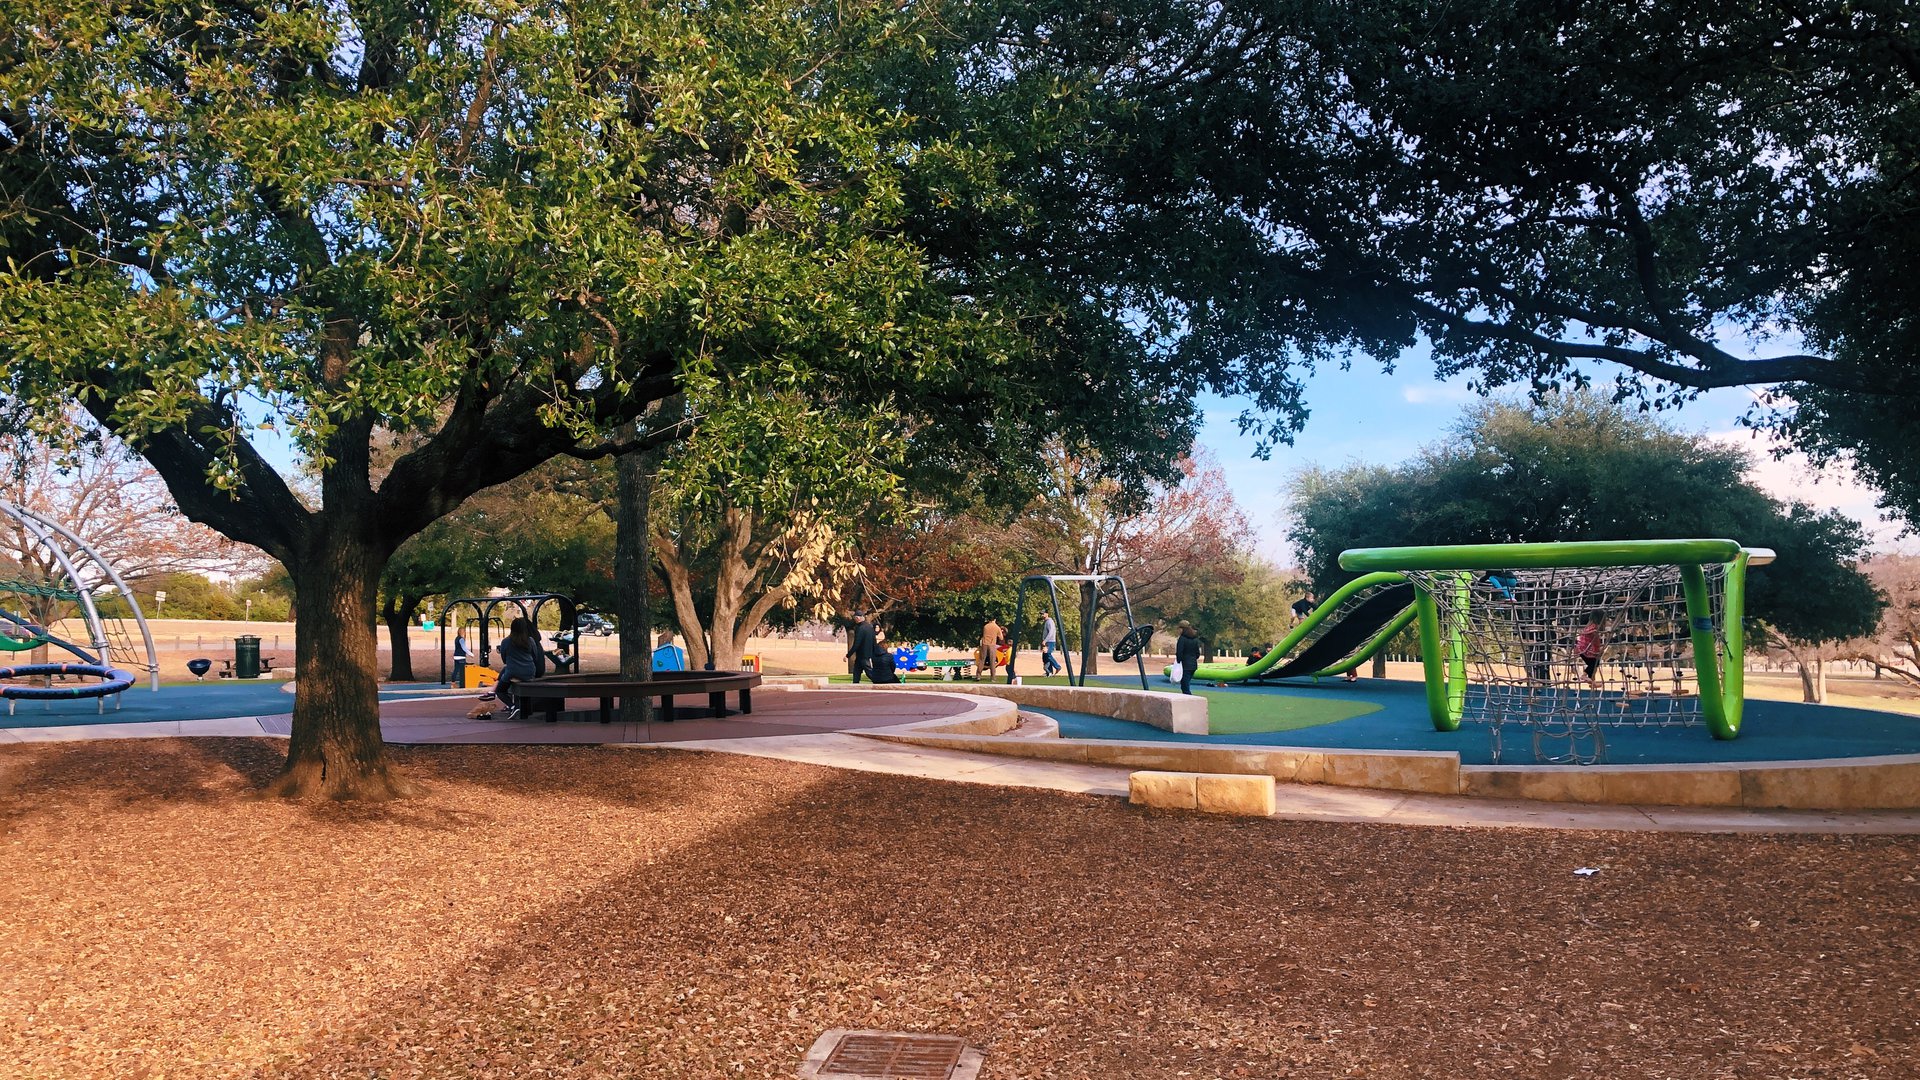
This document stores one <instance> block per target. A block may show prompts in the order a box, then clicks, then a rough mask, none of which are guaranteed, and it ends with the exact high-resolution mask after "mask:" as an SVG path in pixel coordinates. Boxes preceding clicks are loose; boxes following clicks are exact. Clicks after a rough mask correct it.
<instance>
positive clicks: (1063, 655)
mask: <svg viewBox="0 0 1920 1080" xmlns="http://www.w3.org/2000/svg"><path fill="white" fill-rule="evenodd" d="M1047 593H1048V595H1050V596H1052V597H1053V625H1054V626H1056V627H1058V626H1065V625H1066V624H1065V623H1063V622H1061V621H1060V587H1059V582H1057V581H1055V580H1054V579H1053V575H1051V574H1049V575H1047ZM1082 632H1083V633H1084V632H1085V628H1084V627H1082ZM1060 659H1061V660H1062V661H1064V662H1065V663H1066V666H1067V685H1068V686H1085V685H1087V677H1086V676H1085V675H1082V676H1080V681H1078V682H1075V681H1074V678H1073V653H1071V652H1069V651H1068V650H1067V649H1065V648H1062V649H1061V650H1060Z"/></svg>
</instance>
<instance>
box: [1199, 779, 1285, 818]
mask: <svg viewBox="0 0 1920 1080" xmlns="http://www.w3.org/2000/svg"><path fill="white" fill-rule="evenodd" d="M1194 798H1195V801H1196V803H1197V804H1198V806H1199V808H1200V809H1202V810H1205V811H1207V812H1208V813H1213V814H1246V815H1250V816H1252V817H1272V816H1273V814H1274V811H1275V810H1276V809H1278V807H1277V806H1276V805H1275V802H1274V790H1273V777H1271V776H1228V775H1222V774H1219V773H1210V774H1206V775H1202V776H1199V777H1196V778H1195V780H1194Z"/></svg>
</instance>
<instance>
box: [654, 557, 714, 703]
mask: <svg viewBox="0 0 1920 1080" xmlns="http://www.w3.org/2000/svg"><path fill="white" fill-rule="evenodd" d="M653 545H654V553H655V554H656V555H657V556H658V557H659V560H660V572H661V574H662V575H664V576H665V577H666V580H667V596H668V597H669V598H670V599H671V600H672V602H673V621H674V622H675V623H676V624H678V625H679V627H680V645H681V647H682V648H684V649H686V650H687V666H688V667H690V668H693V669H694V670H696V671H697V670H699V669H701V668H703V667H705V666H706V664H707V643H706V635H705V634H704V633H702V624H701V622H700V609H699V606H698V605H696V604H695V603H694V601H693V575H692V573H691V572H690V571H688V569H687V564H686V562H685V561H683V560H682V559H681V557H680V550H679V548H677V547H676V546H675V545H674V543H673V541H671V540H668V539H666V538H664V537H659V536H656V537H654V538H653Z"/></svg>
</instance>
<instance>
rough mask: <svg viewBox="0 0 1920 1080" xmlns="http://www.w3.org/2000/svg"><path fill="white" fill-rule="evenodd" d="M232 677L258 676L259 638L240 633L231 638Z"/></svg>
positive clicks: (247, 677)
mask: <svg viewBox="0 0 1920 1080" xmlns="http://www.w3.org/2000/svg"><path fill="white" fill-rule="evenodd" d="M233 677H234V678H236V679H257V678H259V677H260V639H259V638H257V637H254V636H253V635H252V634H242V635H240V636H239V637H237V638H234V639H233Z"/></svg>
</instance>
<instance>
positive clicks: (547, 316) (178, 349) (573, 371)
mask: <svg viewBox="0 0 1920 1080" xmlns="http://www.w3.org/2000/svg"><path fill="white" fill-rule="evenodd" d="M918 18H919V17H918V16H917V15H916V14H915V13H914V12H911V11H905V10H901V9H897V8H895V7H894V6H893V5H864V6H863V5H839V6H834V5H827V6H812V5H808V4H805V3H778V2H769V3H741V4H731V5H721V6H716V7H703V8H697V9H695V8H674V7H661V6H657V5H643V4H639V3H629V2H619V0H615V2H611V3H604V2H596V3H592V4H586V3H568V2H533V3H519V2H504V3H466V2H459V0H361V2H347V3H308V2H300V0H284V2H277V0H269V2H262V3H257V4H256V3H224V2H214V3H199V2H194V3H186V2H175V0H157V2H153V3H138V4H134V3H128V4H105V5H102V4H98V3H95V2H93V0H54V2H46V3H43V2H33V3H28V2H24V0H10V2H8V3H5V4H4V5H0V25H4V26H5V27H6V29H5V31H4V38H3V39H0V195H4V198H3V199H0V243H4V245H5V251H4V254H5V257H6V259H7V263H6V267H5V270H4V273H0V304H4V306H5V307H6V308H7V310H8V312H9V318H8V320H7V322H6V323H5V324H4V326H0V379H3V380H4V384H5V386H6V388H7V391H8V393H9V396H10V397H11V398H13V399H15V400H16V401H27V402H29V403H34V404H39V405H41V406H43V410H42V415H43V417H53V416H57V410H58V408H59V407H60V405H61V402H62V401H63V400H71V399H78V400H79V402H80V404H81V405H82V406H83V407H85V408H86V409H87V410H88V411H89V412H90V413H92V414H93V416H94V417H96V418H97V419H98V421H99V422H100V423H101V424H102V425H104V426H105V427H107V428H108V429H109V430H111V431H113V432H114V433H116V434H118V435H121V436H123V437H125V438H127V439H128V440H129V441H130V442H132V443H133V444H134V445H136V446H137V447H138V448H139V449H140V451H141V452H142V453H143V454H145V456H146V457H147V459H148V460H149V461H150V462H151V463H152V464H153V465H154V467H155V468H156V469H158V470H159V472H160V473H161V475H162V476H163V477H164V478H165V479H166V481H167V483H168V486H169V487H170V488H171V490H172V491H173V493H174V496H175V498H176V499H177V500H178V503H179V505H180V507H181V509H182V510H183V511H185V512H186V513H187V514H188V515H189V516H190V517H192V518H193V519H195V520H197V521H201V522H204V523H207V524H209V525H212V526H213V527H215V528H217V529H219V530H220V531H221V532H223V533H225V534H226V535H227V536H230V537H232V538H234V539H236V540H240V541H243V542H246V543H250V544H253V545H255V546H257V547H260V548H262V549H264V550H265V551H267V552H269V553H270V554H272V555H273V556H274V557H275V558H277V559H279V560H280V561H281V562H282V563H283V564H285V566H286V567H287V569H288V571H289V572H290V573H291V574H292V576H293V578H294V581H295V584H296V586H297V589H298V609H297V615H298V621H299V623H300V627H301V633H300V638H299V646H298V655H297V658H296V669H297V675H298V679H299V684H300V693H299V695H298V697H297V699H296V703H295V707H294V708H295V714H294V732H293V738H292V740H291V745H290V749H289V755H288V763H287V769H286V771H285V773H284V774H283V775H282V777H281V778H280V780H279V781H278V782H277V783H276V785H275V789H276V790H277V791H279V792H282V793H285V794H290V795H299V794H306V793H325V794H328V795H334V796H342V797H347V796H370V797H381V796H386V795H392V794H397V793H401V792H403V791H404V790H405V789H406V782H405V781H404V779H402V778H401V777H399V776H398V775H396V774H394V773H393V772H392V771H391V770H390V769H389V768H388V764H387V759H386V756H385V753H384V750H383V747H382V745H381V742H380V739H379V731H378V725H377V719H376V712H377V704H376V683H375V679H376V674H377V673H376V671H375V665H374V636H373V632H372V623H373V617H374V602H375V592H376V588H377V585H378V582H379V580H380V576H381V573H382V570H383V568H384V566H385V565H386V563H387V561H388V559H389V558H390V557H391V556H392V554H393V552H394V551H395V550H396V549H397V548H398V547H399V545H400V544H401V543H402V542H403V541H405V540H406V539H407V538H408V537H410V536H412V535H413V534H415V533H417V532H419V531H420V530H421V529H423V528H425V527H426V526H427V525H429V524H430V523H432V522H433V521H435V520H436V519H438V518H439V517H441V516H443V515H444V514H446V513H447V512H449V511H450V510H452V509H453V508H454V507H455V506H456V505H457V504H458V503H459V502H460V501H461V500H462V499H463V498H465V497H466V496H467V495H469V494H471V493H473V492H475V491H477V490H479V489H480V488H482V487H485V486H488V485H492V484H497V483H500V482H503V481H505V480H508V479H511V478H512V477H514V476H517V475H519V474H521V473H524V472H526V471H527V470H529V469H531V468H532V467H534V466H535V465H538V464H539V463H540V462H542V461H544V460H547V459H549V458H551V457H553V456H555V455H557V454H562V453H584V454H595V453H604V452H607V451H609V450H610V449H612V447H611V446H609V445H608V444H606V443H605V442H604V441H603V440H602V439H601V438H600V434H599V433H601V432H604V431H610V430H617V428H616V425H617V424H618V423H619V422H621V421H622V420H624V419H625V418H628V417H631V416H635V415H638V414H639V413H640V412H641V411H642V410H644V409H645V408H646V407H647V406H648V405H649V404H650V403H652V402H654V401H656V400H658V399H660V398H662V397H665V396H667V395H669V394H671V393H673V392H674V391H675V389H676V387H677V381H678V378H679V377H680V376H681V375H682V374H683V373H684V371H685V370H686V369H687V367H688V366H689V365H705V368H704V369H703V370H708V371H709V372H712V371H715V370H716V369H714V367H713V365H714V364H716V363H718V364H722V365H724V364H726V363H767V364H773V365H776V366H778V365H783V364H784V365H787V368H786V374H787V376H788V377H790V378H794V379H806V378H808V377H814V378H820V379H831V378H832V377H833V376H834V375H835V373H836V372H835V367H834V364H835V361H836V358H847V357H857V356H859V355H861V354H862V352H863V351H865V352H871V351H872V350H874V349H877V348H879V347H881V346H882V345H885V346H888V347H891V348H896V349H902V350H906V351H913V352H925V353H927V354H929V355H930V356H931V357H932V359H931V360H930V362H932V363H951V362H952V360H953V357H952V356H951V355H950V353H949V352H947V351H944V343H945V342H950V341H954V340H966V341H969V342H974V343H990V342H1006V341H1008V340H1011V339H1012V338H1013V337H1014V336H1015V335H1013V334H1011V333H1007V332H996V329H995V328H996V327H999V326H1002V325H1003V324H1004V323H1005V322H1006V317H1005V316H1006V313H1005V312H1004V311H1003V310H1002V309H1001V307H1000V305H998V304H997V303H995V302H994V300H993V298H992V297H990V296H987V297H968V298H966V300H967V302H966V303H965V304H964V305H962V304H960V303H956V302H954V301H953V297H952V293H951V290H946V289H942V288H940V287H939V286H938V285H937V283H935V282H933V281H932V280H931V279H930V278H929V277H928V275H927V274H926V273H925V265H924V263H923V261H922V260H921V259H920V257H919V256H918V255H917V254H916V253H915V252H916V249H915V248H914V247H913V246H912V244H911V242H910V241H908V240H906V239H903V238H901V236H900V231H901V230H900V226H899V219H900V216H901V215H902V214H903V213H904V212H905V211H904V209H903V207H904V205H905V204H904V199H903V196H902V190H903V188H905V187H907V186H909V179H908V178H909V177H911V178H912V180H911V185H910V186H912V187H913V188H914V190H915V191H916V192H917V193H919V195H920V197H923V198H940V199H944V200H945V202H946V203H947V204H948V205H949V206H950V207H952V212H954V213H964V212H965V207H966V206H967V205H968V204H969V202H970V200H971V196H970V195H968V194H967V193H965V192H959V193H953V192H950V191H949V188H950V187H951V186H952V185H950V184H949V183H948V182H947V181H946V180H944V179H943V177H945V176H952V177H966V176H967V175H968V173H969V170H970V169H972V168H974V165H973V164H971V163H970V162H968V161H966V160H963V159H964V158H965V154H964V153H963V152H962V151H960V150H957V149H955V148H953V147H950V146H946V145H943V144H941V143H939V142H938V141H937V140H933V139H928V140H916V139H911V138H909V132H908V131H907V130H906V125H905V122H904V120H903V118H902V114H901V113H900V112H899V111H898V110H897V109H896V108H892V107H890V106H889V104H888V103H887V102H884V101H880V100H877V99H876V98H875V97H874V95H873V93H872V92H871V87H872V85H873V82H874V80H873V67H874V65H875V63H876V62H877V59H879V58H884V59H885V60H886V62H887V63H889V64H898V63H902V62H904V61H903V60H902V57H906V58H909V59H910V58H912V57H914V56H917V55H922V54H923V53H924V50H922V49H920V48H919V46H917V45H916V44H915V43H914V35H915V33H916V25H917V20H918ZM981 168H985V166H981ZM990 186H991V185H990V184H988V185H985V186H984V187H983V190H985V189H986V188H987V187H990ZM743 295H773V296H776V297H778V298H779V301H781V302H779V303H770V304H769V305H768V306H769V307H772V308H777V309H778V315H779V320H780V321H779V322H776V323H775V324H773V325H772V326H771V330H772V332H773V334H774V339H775V340H773V341H771V342H763V344H765V345H766V346H767V347H763V348H759V349H751V350H750V349H743V348H735V349H730V350H728V351H726V352H725V354H724V355H723V356H720V357H718V358H717V359H716V358H715V357H714V356H713V355H712V354H710V353H709V352H708V351H707V350H706V348H705V344H706V341H707V338H708V334H709V332H710V331H714V332H716V333H719V334H721V335H725V334H729V333H733V332H734V329H733V328H732V327H731V326H729V325H727V324H726V315H725V312H726V305H727V304H728V303H730V302H732V301H733V300H734V298H736V297H739V296H743ZM716 312H719V314H718V315H716V314H715V313H716ZM909 313H910V314H911V317H908V315H909ZM961 325H971V326H973V327H974V329H972V330H971V331H969V332H966V333H962V332H961V330H960V329H959V327H960V326H961ZM780 333H790V334H792V335H805V336H806V337H807V338H808V340H809V341H810V342H811V343H814V344H824V345H825V346H826V347H820V348H809V349H806V350H798V351H789V350H783V349H781V348H779V347H778V341H777V338H778V336H779V334H780ZM989 353H990V346H987V345H984V344H982V346H981V347H980V348H979V349H977V350H976V351H975V352H974V353H973V354H972V355H974V356H976V357H978V356H986V355H989ZM989 359H991V356H990V357H989ZM717 370H718V373H717V374H716V375H714V376H713V377H717V378H724V377H725V375H726V372H725V369H724V367H721V368H719V369H717ZM841 370H845V369H844V367H843V368H842V369H841ZM269 426H271V427H274V428H276V429H277V430H278V431H279V432H280V433H281V434H283V435H284V436H286V437H288V438H290V439H291V440H292V441H293V442H294V443H295V444H296V446H297V447H298V449H299V450H300V452H301V453H302V454H304V456H305V457H306V459H307V461H308V462H309V465H310V468H311V469H312V470H313V472H314V474H315V475H317V477H318V488H319V491H318V495H319V498H318V503H317V505H309V504H308V503H307V502H306V501H303V500H302V499H301V498H300V497H299V496H298V495H297V494H296V492H295V490H294V489H293V488H292V487H291V486H290V485H289V483H288V481H287V480H286V479H285V478H284V477H283V476H282V475H281V474H280V473H279V472H278V471H276V469H275V468H274V467H273V465H272V464H271V463H270V461H269V460H268V458H267V457H266V456H265V455H264V454H263V451H262V448H261V447H260V446H259V445H257V443H256V441H255V440H256V429H257V428H260V427H269ZM386 432H398V433H404V434H406V435H408V436H409V437H411V439H412V440H413V442H412V445H413V448H412V449H411V450H410V451H408V452H407V453H405V454H404V455H402V456H400V457H399V458H398V459H397V460H396V461H394V462H393V464H392V466H391V468H389V469H386V470H385V471H384V475H381V476H379V478H378V479H377V480H376V479H375V473H374V470H372V468H371V461H372V457H373V448H374V447H375V446H376V444H378V443H379V441H380V440H382V439H383V438H386V437H387V436H386V434H385V433H386Z"/></svg>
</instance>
